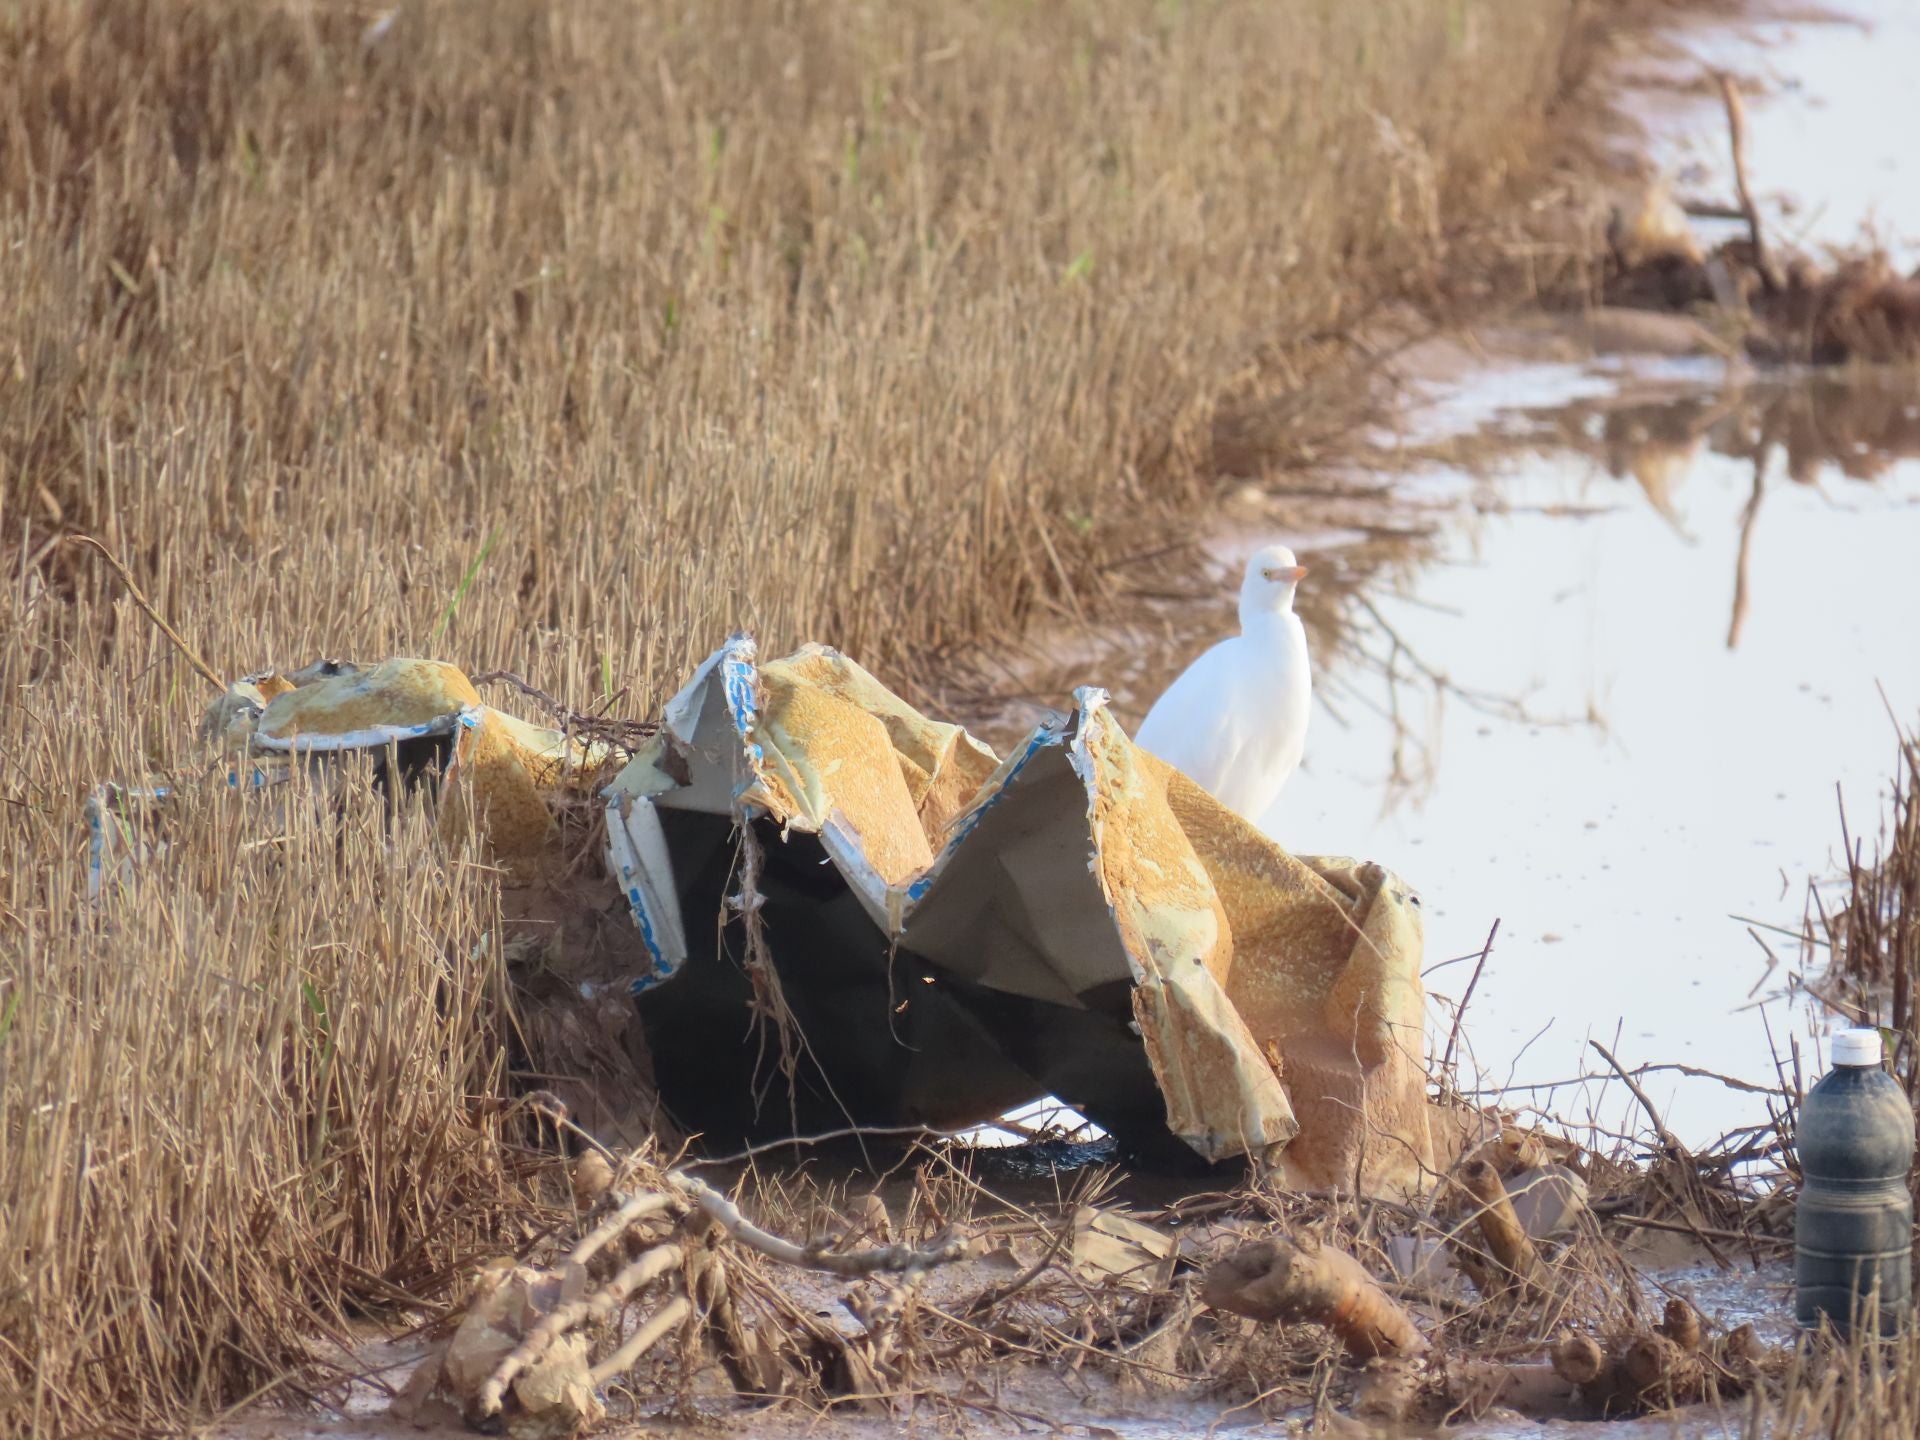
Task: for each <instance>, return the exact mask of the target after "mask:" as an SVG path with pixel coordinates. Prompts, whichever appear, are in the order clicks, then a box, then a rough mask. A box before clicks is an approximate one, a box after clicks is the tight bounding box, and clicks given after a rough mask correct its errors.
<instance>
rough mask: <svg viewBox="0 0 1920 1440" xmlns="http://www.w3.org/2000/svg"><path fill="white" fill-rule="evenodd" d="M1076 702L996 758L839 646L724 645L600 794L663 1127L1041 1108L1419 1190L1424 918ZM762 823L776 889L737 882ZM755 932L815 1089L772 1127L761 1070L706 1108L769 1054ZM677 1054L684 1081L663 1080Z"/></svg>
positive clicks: (1320, 1172)
mask: <svg viewBox="0 0 1920 1440" xmlns="http://www.w3.org/2000/svg"><path fill="white" fill-rule="evenodd" d="M1075 701H1076V708H1075V710H1074V711H1073V713H1072V714H1071V715H1070V716H1067V717H1063V718H1061V719H1059V720H1057V721H1054V722H1052V723H1049V724H1045V725H1042V726H1040V727H1038V728H1037V729H1036V730H1034V731H1033V733H1032V734H1031V735H1029V736H1028V737H1027V739H1026V740H1025V741H1024V742H1023V743H1022V744H1021V745H1020V746H1018V747H1017V748H1016V749H1015V751H1014V752H1013V754H1011V755H1010V756H1008V757H1007V758H1006V759H1004V760H999V761H996V760H995V757H994V756H993V755H992V753H991V752H990V751H989V750H987V749H986V747H985V746H983V745H981V744H980V743H979V742H978V741H976V740H973V739H972V738H971V737H969V736H967V735H966V734H965V732H964V731H961V730H958V729H957V728H956V727H953V726H949V725H942V724H939V723H938V722H935V721H932V720H929V719H927V718H926V717H924V716H921V715H919V714H918V713H917V712H916V711H914V710H913V709H912V708H911V707H909V706H907V705H906V704H905V703H904V702H903V701H901V700H899V699H898V697H896V696H894V695H892V694H891V693H889V692H888V691H886V690H885V688H884V687H883V686H881V685H880V684H879V682H878V681H877V680H875V679H874V678H873V677H872V676H871V675H869V674H867V672H866V671H864V670H862V669H861V668H860V667H859V666H858V665H856V664H854V663H853V662H852V661H850V660H848V659H846V658H845V657H844V656H841V655H839V654H837V653H836V652H834V651H832V650H828V649H825V648H823V647H819V646H809V647H806V648H805V649H803V650H801V651H799V652H798V653H797V654H795V655H792V656H789V657H787V658H786V659H783V660H778V661H773V662H770V663H768V664H766V665H764V666H763V665H759V664H758V663H757V661H756V657H755V653H754V648H753V643H752V641H751V640H749V639H747V638H746V637H744V636H736V637H734V638H733V639H732V640H730V641H729V642H728V643H727V645H726V646H724V647H722V649H721V650H719V651H717V652H715V654H714V655H712V656H711V657H709V659H708V660H707V661H706V662H705V663H704V664H702V665H701V666H700V667H699V669H698V670H697V671H696V672H695V674H694V676H693V678H692V679H691V680H690V681H689V682H688V684H687V686H686V687H685V688H684V689H682V691H681V692H680V693H679V695H677V696H676V697H675V698H674V700H673V702H672V704H671V705H670V706H669V708H668V712H667V721H668V723H667V725H666V727H665V728H664V729H663V730H662V731H661V732H660V733H659V734H658V735H657V736H656V737H655V738H654V739H653V741H652V742H650V743H649V744H648V745H646V746H643V747H642V748H641V749H640V750H639V751H638V752H637V753H636V754H635V756H634V758H633V759H632V761H631V762H630V763H629V764H628V766H627V767H626V769H625V770H623V771H622V772H621V774H620V776H619V777H618V778H617V779H616V780H615V781H614V782H613V784H612V785H610V786H609V787H608V789H607V791H606V795H607V801H608V819H607V823H608V855H609V860H610V863H611V864H612V866H613V868H614V870H615V872H616V873H617V874H618V875H619V876H620V879H621V883H622V889H623V890H624V892H625V894H626V897H627V901H628V904H629V906H630V908H631V910H632V913H633V916H634V919H635V922H636V924H637V925H638V927H639V929H640V932H641V934H642V936H643V937H644V938H645V941H646V948H647V952H648V954H649V957H650V959H651V968H650V969H649V971H648V972H647V973H645V974H643V975H639V976H636V977H634V981H633V989H634V993H635V994H636V996H637V997H638V998H639V1001H640V1004H641V1006H642V1013H643V1015H648V1016H651V1018H650V1020H649V1032H648V1033H649V1041H650V1044H651V1045H652V1046H653V1048H654V1051H655V1054H656V1059H657V1061H658V1064H659V1074H660V1078H661V1084H662V1089H663V1094H664V1095H665V1096H666V1098H667V1101H668V1104H669V1106H670V1107H675V1108H676V1110H677V1111H678V1112H680V1113H682V1118H683V1119H684V1120H685V1121H686V1122H688V1123H689V1124H691V1125H692V1126H694V1127H695V1128H701V1129H706V1130H710V1131H714V1132H721V1131H730V1130H734V1129H739V1130H742V1131H744V1132H746V1133H752V1132H753V1131H754V1129H755V1128H756V1126H757V1125H768V1124H771V1125H775V1126H778V1125H780V1124H785V1125H789V1126H797V1127H799V1128H805V1122H804V1121H803V1120H802V1116H801V1113H800V1112H801V1110H802V1109H807V1111H808V1114H809V1115H811V1116H812V1118H813V1121H814V1123H817V1124H819V1125H820V1126H821V1128H829V1126H830V1122H831V1121H832V1120H833V1118H834V1115H835V1113H836V1110H837V1113H838V1115H839V1116H840V1117H841V1123H845V1121H847V1120H856V1121H859V1122H860V1123H863V1124H879V1123H890V1122H903V1123H912V1122H916V1121H917V1122H924V1123H938V1121H939V1120H944V1122H945V1124H946V1125H949V1126H951V1125H956V1124H961V1123H970V1122H971V1121H977V1120H982V1119H986V1118H989V1117H990V1116H992V1115H994V1114H996V1113H1000V1112H1001V1111H1003V1110H1004V1109H1005V1108H1006V1106H1007V1104H1008V1103H1017V1102H1018V1101H1019V1100H1023V1099H1030V1098H1037V1097H1038V1096H1039V1095H1041V1094H1045V1093H1052V1094H1055V1095H1057V1096H1059V1097H1060V1098H1061V1099H1063V1100H1066V1101H1067V1102H1068V1103H1070V1104H1073V1105H1075V1106H1076V1107H1078V1108H1080V1109H1081V1110H1082V1111H1083V1112H1085V1113H1086V1114H1088V1115H1089V1117H1090V1118H1092V1119H1094V1120H1095V1121H1096V1122H1097V1123H1099V1124H1101V1125H1102V1126H1103V1127H1105V1128H1106V1129H1108V1130H1109V1131H1111V1132H1113V1133H1115V1134H1116V1135H1117V1136H1119V1137H1120V1138H1121V1139H1122V1140H1123V1141H1124V1142H1127V1143H1129V1144H1130V1145H1133V1146H1134V1147H1135V1148H1137V1149H1140V1150H1142V1151H1145V1152H1148V1153H1151V1154H1159V1155H1162V1156H1164V1155H1165V1154H1166V1142H1170V1141H1173V1140H1176V1139H1177V1141H1178V1142H1180V1144H1181V1145H1183V1146H1184V1147H1185V1149H1186V1150H1187V1151H1188V1152H1190V1154H1191V1155H1192V1156H1194V1157H1198V1158H1199V1159H1201V1160H1205V1161H1219V1160H1225V1159H1228V1158H1231V1157H1234V1156H1241V1155H1244V1156H1250V1157H1252V1158H1254V1159H1256V1160H1257V1161H1261V1162H1266V1163H1277V1164H1279V1165H1281V1166H1282V1167H1283V1169H1284V1171H1285V1173H1287V1174H1288V1175H1289V1176H1290V1177H1291V1178H1293V1179H1295V1180H1296V1181H1297V1182H1298V1183H1303V1184H1313V1185H1322V1186H1351V1185H1352V1184H1353V1182H1354V1179H1355V1177H1356V1176H1359V1177H1361V1180H1362V1183H1363V1184H1365V1185H1366V1186H1367V1187H1368V1188H1370V1189H1372V1188H1380V1189H1394V1190H1403V1191H1410V1190H1415V1189H1418V1188H1420V1186H1421V1183H1422V1177H1423V1174H1424V1173H1425V1171H1426V1169H1427V1167H1429V1166H1430V1164H1431V1159H1432V1149H1431V1143H1430V1140H1429V1138H1428V1135H1427V1121H1426V1101H1425V1094H1424V1069H1423V1067H1422V1065H1421V1063H1420V1061H1421V1055H1422V1041H1421V1028H1420V1022H1421V1015H1420V1007H1421V1005H1422V1003H1423V995H1422V991H1421V987H1420V981H1419V965H1420V953H1421V936H1420V924H1419V911H1418V908H1417V904H1418V902H1417V900H1416V899H1415V898H1414V897H1413V896H1411V895H1410V894H1408V893H1407V891H1406V889H1405V887H1404V886H1403V885H1401V884H1400V882H1399V881H1397V880H1395V879H1394V878H1393V877H1391V876H1390V875H1388V874H1387V872H1385V871H1383V870H1381V869H1379V867H1377V866H1361V865H1356V864H1354V863H1353V862H1350V861H1338V860H1335V861H1310V860H1301V859H1298V858H1296V857H1294V856H1291V855H1289V854H1287V853H1286V852H1285V851H1283V850H1281V849H1280V848H1279V847H1277V846H1275V845H1273V844H1272V842H1270V841H1268V840H1267V839H1266V838H1265V837H1264V836H1262V835H1261V834H1260V833H1259V832H1258V831H1256V830H1254V829H1253V828H1252V827H1251V826H1249V825H1247V824H1246V823H1245V822H1244V821H1242V820H1240V819H1239V818H1238V817H1237V816H1235V815H1233V814H1232V813H1231V812H1229V811H1227V810H1225V809H1224V808H1223V807H1221V806H1220V805H1219V804H1218V803H1217V802H1215V801H1214V800H1213V799H1212V798H1211V797H1210V796H1208V795H1207V794H1206V793H1205V792H1204V791H1202V790H1200V789H1199V788H1198V787H1197V786H1195V785H1193V784H1192V783H1191V782H1190V781H1188V780H1186V778H1185V777H1184V776H1181V775H1180V774H1178V773H1177V772H1175V771H1173V770H1171V769H1170V768H1169V767H1167V766H1166V765H1165V764H1164V763H1162V762H1161V761H1159V760H1157V759H1155V758H1154V757H1152V756H1150V755H1148V754H1147V753H1146V752H1144V751H1141V750H1139V749H1138V748H1136V747H1135V746H1134V745H1133V743H1132V742H1131V740H1130V739H1129V738H1128V737H1127V736H1126V734H1125V733H1124V732H1123V731H1122V729H1121V728H1120V727H1119V726H1118V725H1117V724H1115V723H1114V721H1113V719H1112V716H1111V715H1110V713H1109V712H1108V710H1107V708H1106V697H1105V695H1104V693H1103V692H1100V691H1098V690H1093V689H1085V690H1081V691H1079V692H1077V694H1076V696H1075ZM747 828H751V830H752V831H753V832H754V834H756V835H759V836H762V837H763V838H761V839H759V840H758V841H756V843H757V844H758V845H759V846H760V847H761V850H762V852H763V853H764V854H765V856H766V857H767V858H766V861H765V865H766V869H765V871H764V872H763V873H764V875H765V876H766V877H768V878H767V879H766V880H764V881H763V885H762V891H763V893H761V894H760V895H743V894H741V893H739V889H738V886H739V874H738V867H737V865H736V863H735V862H736V849H737V847H738V845H739V844H740V843H741V837H742V835H743V833H744V832H745V830H746V829H747ZM723 904H726V905H729V906H730V907H731V914H732V916H733V917H734V919H733V920H731V921H730V922H729V924H727V925H725V926H717V925H716V922H715V920H714V918H713V917H714V915H715V914H716V912H717V911H718V910H719V909H720V908H721V906H722V905H723ZM748 910H751V911H752V912H753V914H754V915H755V917H756V923H758V924H759V925H760V927H761V929H762V931H763V933H764V940H765V943H766V945H767V946H768V948H769V951H770V953H771V955H772V959H773V966H774V969H775V971H776V972H777V975H778V979H779V982H780V984H781V987H782V989H783V991H784V993H785V997H786V999H787V1001H788V1002H789V1004H790V1006H791V1008H792V1009H793V1011H794V1013H795V1014H796V1015H797V1016H801V1022H800V1028H801V1031H802V1049H803V1053H804V1054H805V1056H806V1060H807V1063H808V1064H810V1065H812V1066H813V1067H814V1068H815V1070H816V1071H817V1074H816V1075H814V1076H813V1077H812V1078H811V1080H809V1079H808V1078H807V1077H796V1078H794V1080H793V1084H792V1085H791V1087H790V1089H789V1091H788V1093H787V1094H786V1107H787V1108H786V1113H784V1114H779V1113H775V1114H774V1115H771V1116H767V1115H763V1114H762V1113H760V1111H761V1109H762V1108H763V1107H762V1106H761V1105H760V1104H759V1103H758V1101H764V1098H765V1097H766V1096H767V1095H769V1094H772V1093H774V1090H775V1089H776V1088H777V1087H774V1086H773V1084H772V1082H771V1081H770V1079H769V1078H768V1077H767V1075H766V1074H765V1070H764V1067H760V1066H756V1068H755V1069H754V1071H753V1079H752V1083H751V1084H750V1085H749V1086H748V1087H746V1088H748V1089H750V1090H752V1091H753V1092H754V1095H755V1096H756V1097H757V1101H756V1104H752V1105H750V1104H747V1103H746V1101H745V1098H744V1097H743V1096H742V1095H740V1094H735V1095H734V1096H733V1097H732V1099H731V1100H725V1099H721V1098H718V1097H720V1096H721V1094H722V1092H724V1091H725V1090H726V1089H727V1084H726V1081H725V1079H724V1077H723V1072H724V1071H725V1070H726V1069H727V1067H728V1066H729V1065H733V1066H735V1068H738V1063H737V1061H734V1060H730V1059H728V1053H729V1052H730V1051H732V1050H736V1049H738V1048H739V1047H741V1046H749V1047H753V1046H757V1047H760V1050H762V1051H763V1050H764V1047H765V1043H766V1042H765V1040H764V1037H761V1038H760V1039H758V1040H756V1039H754V1038H753V1037H750V1036H749V1037H741V1036H740V1035H739V1025H740V1020H739V1008H740V1006H741V1005H742V1004H743V1003H752V1000H751V999H750V998H749V996H750V985H749V982H750V981H751V980H752V977H751V976H750V975H749V973H748V972H749V970H750V968H751V962H750V961H749V959H748V957H747V954H746V950H745V947H744V936H743V935H742V934H740V933H737V932H739V931H740V930H741V929H742V926H743V922H742V921H741V920H740V918H739V917H740V916H741V915H742V914H743V913H744V912H746V911H748ZM760 983H764V979H763V980H762V982H760ZM927 1012H933V1013H935V1014H937V1016H938V1017H939V1018H938V1021H937V1023H929V1022H924V1021H923V1020H922V1019H921V1017H922V1016H923V1015H924V1014H926V1013H927ZM729 1027H730V1028H729ZM696 1037H697V1038H696ZM676 1046H681V1047H685V1048H684V1053H685V1055H686V1062H685V1063H686V1064H687V1065H688V1066H691V1067H694V1068H695V1069H696V1070H697V1071H699V1072H700V1077H699V1081H698V1083H697V1084H695V1083H692V1082H691V1080H689V1082H688V1083H687V1084H685V1085H680V1086H677V1085H676V1084H675V1077H674V1071H675V1069H676V1067H675V1066H674V1065H673V1064H671V1063H669V1055H670V1054H671V1053H673V1052H674V1050H675V1047H676ZM1023 1082H1024V1086H1025V1093H1021V1090H1022V1084H1023ZM809 1087H811V1091H812V1093H811V1094H802V1093H800V1092H802V1091H805V1090H808V1089H809ZM737 1088H738V1087H736V1089H737ZM1010 1095H1011V1096H1012V1097H1013V1099H1012V1101H1011V1102H1010V1101H1009V1096H1010ZM774 1108H775V1110H776V1112H777V1110H778V1107H777V1106H775V1107H774ZM936 1117H938V1119H936Z"/></svg>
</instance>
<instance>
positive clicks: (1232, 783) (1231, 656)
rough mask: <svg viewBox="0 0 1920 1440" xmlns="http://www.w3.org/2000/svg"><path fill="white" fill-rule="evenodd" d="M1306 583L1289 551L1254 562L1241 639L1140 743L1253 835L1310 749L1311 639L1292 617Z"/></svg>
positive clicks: (1221, 651)
mask: <svg viewBox="0 0 1920 1440" xmlns="http://www.w3.org/2000/svg"><path fill="white" fill-rule="evenodd" d="M1306 573H1307V571H1306V567H1305V566H1304V565H1301V564H1300V563H1299V562H1298V561H1296V560H1295V559H1294V555H1293V551H1291V550H1289V549H1288V548H1287V547H1286V546H1284V545H1269V546H1268V547H1267V548H1266V549H1264V550H1262V551H1260V552H1259V553H1258V554H1256V555H1255V556H1254V557H1253V559H1252V560H1250V561H1248V562H1247V575H1246V579H1244V580H1243V581H1241V583H1240V633H1239V634H1238V635H1236V636H1234V637H1233V638H1231V639H1228V640H1222V641H1221V642H1220V643H1219V644H1218V645H1215V646H1214V647H1213V648H1212V649H1210V650H1208V651H1207V653H1206V654H1204V655H1202V656H1201V657H1200V658H1199V659H1198V660H1195V661H1194V662H1193V664H1191V665H1189V666H1188V667H1187V668H1186V669H1185V670H1184V671H1183V672H1182V673H1181V675H1180V678H1179V679H1177V680H1175V681H1174V682H1173V684H1171V685H1169V686H1168V687H1167V689H1166V693H1165V694H1163V695H1162V696H1161V697H1160V698H1159V699H1158V700H1157V701H1155V702H1154V706H1153V709H1152V710H1150V711H1148V712H1147V718H1146V720H1145V721H1143V722H1142V724H1141V726H1140V733H1139V734H1138V735H1137V736H1135V737H1134V739H1135V743H1137V744H1138V745H1139V746H1140V747H1141V748H1142V749H1145V750H1149V751H1151V752H1152V753H1153V754H1155V755H1158V756H1159V757H1160V758H1161V759H1162V760H1165V761H1166V762H1167V763H1168V764H1169V765H1172V766H1173V767H1174V768H1175V769H1177V770H1182V771H1185V772H1186V774H1187V775H1188V776H1190V777H1191V778H1192V779H1193V780H1194V781H1196V782H1197V783H1198V784H1199V785H1201V786H1202V787H1203V788H1205V789H1206V790H1207V791H1209V792H1210V793H1211V794H1212V795H1213V797H1214V798H1215V799H1217V800H1218V801H1219V802H1220V803H1221V804H1222V805H1225V806H1226V807H1227V808H1228V809H1229V810H1232V811H1233V812H1235V813H1236V814H1238V815H1240V816H1242V817H1243V818H1245V819H1246V820H1248V821H1249V822H1251V823H1252V824H1254V825H1258V824H1260V822H1261V820H1262V819H1263V818H1264V817H1265V816H1266V814H1267V812H1268V810H1269V809H1270V808H1271V807H1272V805H1273V802H1274V800H1275V798H1276V797H1277V796H1278V795H1279V794H1280V787H1281V786H1283V785H1285V784H1286V783H1287V778H1288V777H1289V776H1290V775H1292V774H1293V772H1294V768H1295V767H1296V766H1298V765H1299V763H1300V756H1301V754H1302V752H1303V751H1304V750H1305V749H1306V744H1307V712H1308V708H1309V706H1310V704H1311V702H1312V698H1313V676H1312V674H1311V671H1310V669H1309V666H1308V661H1307V632H1306V631H1305V630H1304V629H1303V628H1302V627H1301V624H1300V617H1299V616H1298V615H1296V614H1294V613H1293V594H1294V590H1295V588H1296V587H1297V586H1298V585H1299V583H1300V579H1301V577H1302V576H1304V575H1305V574H1306Z"/></svg>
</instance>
